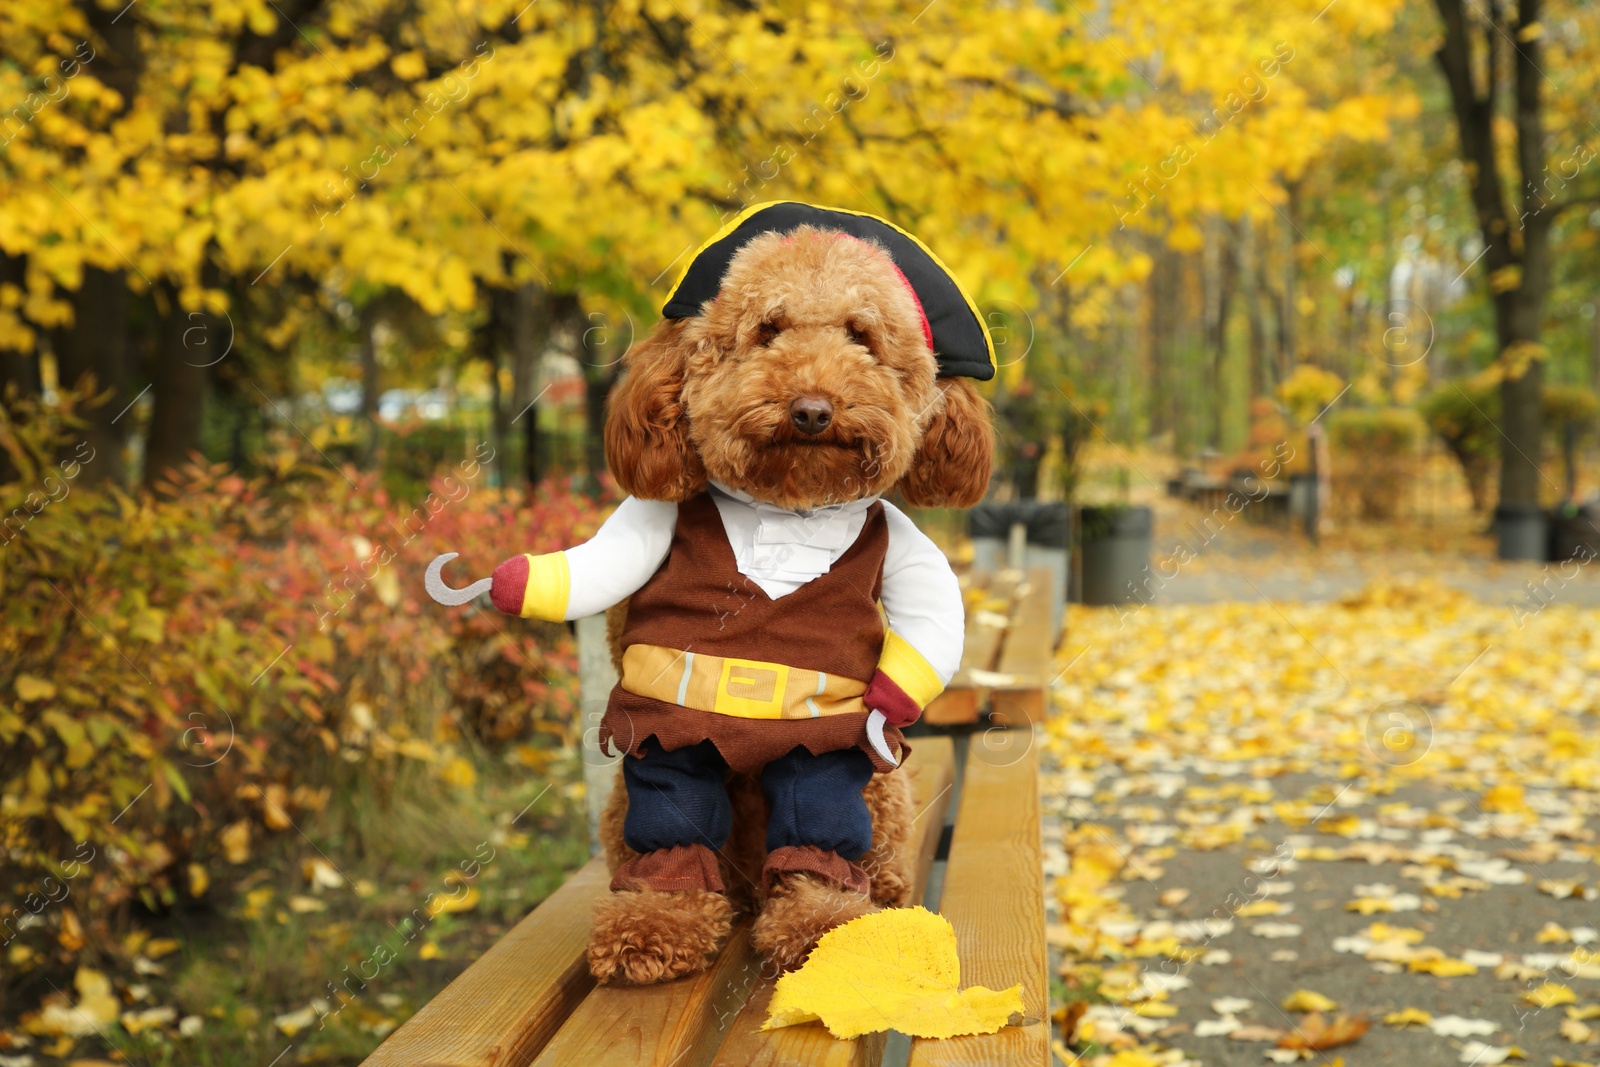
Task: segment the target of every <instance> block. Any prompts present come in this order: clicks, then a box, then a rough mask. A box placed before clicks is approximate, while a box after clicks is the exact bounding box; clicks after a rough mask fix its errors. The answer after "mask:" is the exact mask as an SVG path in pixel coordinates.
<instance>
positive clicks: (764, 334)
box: [756, 321, 783, 348]
mask: <svg viewBox="0 0 1600 1067" xmlns="http://www.w3.org/2000/svg"><path fill="white" fill-rule="evenodd" d="M782 332H783V328H782V327H781V326H779V325H778V324H777V323H775V322H770V321H769V322H763V323H762V324H761V325H760V326H757V327H756V344H758V345H760V346H761V347H762V348H765V347H767V346H768V345H770V344H771V343H772V342H773V341H774V340H775V339H776V338H777V336H778V335H779V334H780V333H782Z"/></svg>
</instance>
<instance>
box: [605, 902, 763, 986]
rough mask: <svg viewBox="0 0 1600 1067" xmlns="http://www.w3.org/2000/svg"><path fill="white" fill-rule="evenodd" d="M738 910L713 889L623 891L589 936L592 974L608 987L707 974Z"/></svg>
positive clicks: (606, 909) (606, 905) (607, 906)
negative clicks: (702, 972)
mask: <svg viewBox="0 0 1600 1067" xmlns="http://www.w3.org/2000/svg"><path fill="white" fill-rule="evenodd" d="M732 917H733V909H732V908H731V907H730V906H729V904H728V899H727V897H725V896H723V895H722V894H721V893H714V892H712V891H711V890H709V889H676V890H672V891H671V892H663V891H661V890H657V889H624V890H617V891H614V892H612V893H609V894H607V895H606V896H605V897H603V898H601V900H600V901H599V903H597V904H596V905H595V909H594V923H593V926H592V927H591V929H590V931H589V973H590V974H592V975H594V976H595V978H596V979H597V980H599V981H600V982H601V983H603V984H609V985H650V984H652V983H655V982H666V981H670V980H672V979H674V978H681V977H683V976H684V975H686V974H694V973H696V972H697V971H702V970H704V969H705V968H706V966H707V965H708V964H709V963H710V962H711V960H712V958H713V957H714V956H715V955H716V953H717V950H718V949H719V948H721V947H722V943H723V942H724V941H725V940H727V937H728V930H729V928H730V926H731V924H732Z"/></svg>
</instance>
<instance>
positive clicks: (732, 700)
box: [712, 657, 789, 719]
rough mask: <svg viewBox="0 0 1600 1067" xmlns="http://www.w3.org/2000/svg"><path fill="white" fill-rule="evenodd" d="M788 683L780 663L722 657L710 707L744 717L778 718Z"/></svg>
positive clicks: (724, 713) (720, 713) (786, 673)
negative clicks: (713, 699)
mask: <svg viewBox="0 0 1600 1067" xmlns="http://www.w3.org/2000/svg"><path fill="white" fill-rule="evenodd" d="M788 686H789V668H788V667H787V666H785V665H784V664H782V663H762V662H760V661H758V660H748V659H733V658H732V657H728V658H726V659H724V660H723V661H722V677H721V679H720V680H719V681H718V682H717V699H716V704H715V706H713V708H712V710H713V711H715V712H716V713H717V714H718V715H737V716H739V717H740V718H744V719H781V718H782V717H783V695H784V692H785V690H787V688H788Z"/></svg>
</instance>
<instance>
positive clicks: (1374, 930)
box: [1362, 923, 1425, 945]
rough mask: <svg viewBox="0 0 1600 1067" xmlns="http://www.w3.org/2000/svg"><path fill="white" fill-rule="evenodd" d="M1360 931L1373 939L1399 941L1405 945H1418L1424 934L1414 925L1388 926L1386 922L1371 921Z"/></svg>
mask: <svg viewBox="0 0 1600 1067" xmlns="http://www.w3.org/2000/svg"><path fill="white" fill-rule="evenodd" d="M1362 933H1363V934H1364V935H1365V936H1366V937H1368V938H1370V939H1372V940H1373V941H1399V942H1401V943H1402V944H1406V945H1420V944H1422V939H1423V937H1424V936H1425V935H1424V934H1423V932H1422V931H1421V930H1418V929H1417V928H1416V927H1414V926H1390V925H1389V924H1388V923H1373V924H1372V925H1371V926H1369V927H1367V928H1366V930H1364V931H1362Z"/></svg>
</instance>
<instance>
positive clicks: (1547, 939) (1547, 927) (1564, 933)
mask: <svg viewBox="0 0 1600 1067" xmlns="http://www.w3.org/2000/svg"><path fill="white" fill-rule="evenodd" d="M1533 939H1534V940H1535V941H1537V942H1539V944H1541V945H1559V944H1563V943H1565V942H1567V941H1571V940H1572V932H1571V931H1570V930H1568V929H1567V928H1566V927H1564V926H1562V925H1561V924H1560V923H1552V922H1547V923H1545V924H1544V926H1543V927H1541V928H1540V930H1539V932H1538V933H1536V934H1534V935H1533Z"/></svg>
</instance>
